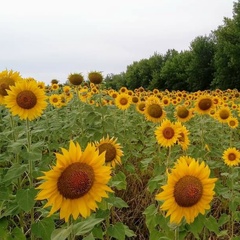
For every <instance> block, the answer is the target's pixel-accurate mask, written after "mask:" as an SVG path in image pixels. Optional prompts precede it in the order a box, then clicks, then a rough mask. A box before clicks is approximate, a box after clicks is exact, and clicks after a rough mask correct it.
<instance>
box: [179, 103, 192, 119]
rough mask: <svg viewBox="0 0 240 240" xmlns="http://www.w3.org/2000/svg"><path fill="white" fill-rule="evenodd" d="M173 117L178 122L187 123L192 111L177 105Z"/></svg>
mask: <svg viewBox="0 0 240 240" xmlns="http://www.w3.org/2000/svg"><path fill="white" fill-rule="evenodd" d="M174 116H175V117H176V119H177V120H178V121H180V122H187V121H189V120H190V119H191V118H192V117H193V110H192V109H188V108H187V107H186V106H185V105H178V106H177V107H176V110H175V112H174Z"/></svg>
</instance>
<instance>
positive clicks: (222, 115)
mask: <svg viewBox="0 0 240 240" xmlns="http://www.w3.org/2000/svg"><path fill="white" fill-rule="evenodd" d="M231 116H232V113H231V110H230V108H229V107H221V108H220V109H218V110H217V112H216V113H215V115H214V117H215V118H216V119H217V120H218V121H219V122H221V123H227V122H228V119H229V118H230V117H231Z"/></svg>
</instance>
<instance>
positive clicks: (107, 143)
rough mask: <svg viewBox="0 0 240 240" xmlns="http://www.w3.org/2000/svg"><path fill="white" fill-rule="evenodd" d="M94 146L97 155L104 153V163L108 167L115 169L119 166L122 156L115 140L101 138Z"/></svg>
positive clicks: (119, 146)
mask: <svg viewBox="0 0 240 240" xmlns="http://www.w3.org/2000/svg"><path fill="white" fill-rule="evenodd" d="M95 146H96V148H97V149H98V151H99V154H101V153H102V152H105V163H106V164H107V165H108V166H112V167H115V166H116V165H120V164H121V157H122V156H123V151H122V150H121V148H122V147H121V145H120V144H119V143H117V138H114V137H112V138H109V136H108V135H107V137H106V138H104V137H103V138H102V139H101V140H100V141H99V142H95Z"/></svg>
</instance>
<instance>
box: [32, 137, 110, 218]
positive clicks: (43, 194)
mask: <svg viewBox="0 0 240 240" xmlns="http://www.w3.org/2000/svg"><path fill="white" fill-rule="evenodd" d="M61 150H62V154H60V153H56V158H57V162H56V165H55V166H54V167H53V168H52V170H49V171H48V172H44V176H42V177H39V179H41V180H44V182H42V183H41V184H40V185H39V186H38V187H37V189H40V190H41V191H40V192H39V193H38V194H37V197H36V200H44V199H47V203H46V204H45V205H44V207H49V206H51V210H50V213H49V216H50V215H52V214H53V213H54V212H56V211H58V210H60V218H61V219H63V218H64V219H65V221H66V222H67V221H68V219H69V216H70V215H72V216H73V218H74V219H76V218H77V217H78V216H79V215H81V216H82V217H84V218H86V217H88V216H90V214H91V211H95V210H96V209H97V208H98V206H97V202H101V200H102V198H107V197H108V195H107V192H112V190H111V188H110V187H108V186H107V183H108V181H109V180H110V178H111V167H109V166H104V164H105V153H102V154H98V151H97V150H96V147H95V146H94V145H93V144H91V143H89V144H88V145H87V147H86V149H85V151H84V152H82V150H81V147H80V145H79V144H78V143H76V144H74V142H73V141H70V145H69V150H67V149H65V148H62V149H61Z"/></svg>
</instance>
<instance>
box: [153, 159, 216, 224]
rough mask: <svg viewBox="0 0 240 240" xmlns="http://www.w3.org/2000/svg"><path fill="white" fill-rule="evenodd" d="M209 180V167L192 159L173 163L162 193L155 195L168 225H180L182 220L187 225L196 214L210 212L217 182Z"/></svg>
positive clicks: (214, 179)
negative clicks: (160, 203) (167, 219)
mask: <svg viewBox="0 0 240 240" xmlns="http://www.w3.org/2000/svg"><path fill="white" fill-rule="evenodd" d="M209 176H210V169H209V167H208V166H207V165H205V163H204V162H202V163H199V162H198V161H196V160H195V159H194V158H187V157H186V158H185V157H181V159H180V160H179V161H178V162H177V163H176V165H175V167H174V168H173V169H172V171H171V173H169V174H168V181H167V184H166V185H165V186H163V187H162V189H163V191H162V192H161V193H159V194H157V195H156V200H158V201H164V203H163V204H162V205H161V207H160V208H161V209H162V210H163V211H167V213H166V217H168V216H170V222H171V223H175V224H180V222H181V221H182V219H183V218H185V220H186V222H187V223H188V224H190V223H192V222H193V221H194V219H195V217H197V216H198V214H199V213H201V214H205V211H206V210H207V209H210V202H211V201H212V199H213V196H214V187H215V182H216V181H217V179H216V178H209Z"/></svg>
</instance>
